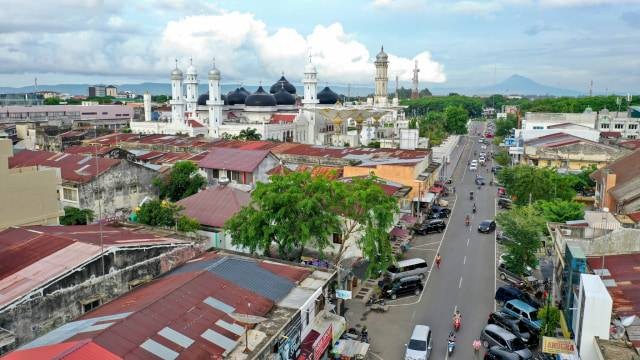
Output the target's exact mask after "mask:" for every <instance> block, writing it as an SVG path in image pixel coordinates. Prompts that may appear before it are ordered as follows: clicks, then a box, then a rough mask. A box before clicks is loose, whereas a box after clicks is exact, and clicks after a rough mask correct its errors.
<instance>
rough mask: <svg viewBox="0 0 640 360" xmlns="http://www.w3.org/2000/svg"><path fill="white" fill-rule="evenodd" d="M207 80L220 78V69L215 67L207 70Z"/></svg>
mask: <svg viewBox="0 0 640 360" xmlns="http://www.w3.org/2000/svg"><path fill="white" fill-rule="evenodd" d="M209 80H220V70H218V69H217V68H215V67H214V68H213V69H211V70H209Z"/></svg>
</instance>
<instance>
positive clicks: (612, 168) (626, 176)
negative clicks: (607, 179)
mask: <svg viewBox="0 0 640 360" xmlns="http://www.w3.org/2000/svg"><path fill="white" fill-rule="evenodd" d="M605 170H608V171H609V172H610V173H612V174H615V175H616V186H615V187H614V188H613V189H615V188H616V187H618V186H621V185H623V184H624V183H626V182H627V181H629V180H632V179H634V178H637V177H639V176H640V150H636V151H634V152H632V153H630V154H627V155H625V156H623V157H621V158H619V159H617V160H615V161H613V162H611V163H609V164H608V165H607V166H605V167H603V168H601V169H599V170H596V171H594V172H593V173H592V174H591V178H592V179H594V180H596V181H598V180H601V179H602V178H603V176H604V174H603V172H604V171H605Z"/></svg>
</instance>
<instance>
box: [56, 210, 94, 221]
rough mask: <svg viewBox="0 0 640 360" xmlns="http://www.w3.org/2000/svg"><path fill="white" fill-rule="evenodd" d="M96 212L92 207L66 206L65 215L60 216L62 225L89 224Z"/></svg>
mask: <svg viewBox="0 0 640 360" xmlns="http://www.w3.org/2000/svg"><path fill="white" fill-rule="evenodd" d="M94 218H95V214H94V213H93V210H91V209H78V208H75V207H71V206H65V208H64V216H61V217H60V225H87V224H89V223H91V222H92V221H93V219H94Z"/></svg>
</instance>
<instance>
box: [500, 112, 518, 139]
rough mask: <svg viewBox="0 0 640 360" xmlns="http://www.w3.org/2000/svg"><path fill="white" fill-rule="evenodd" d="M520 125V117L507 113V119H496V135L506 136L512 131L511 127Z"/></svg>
mask: <svg viewBox="0 0 640 360" xmlns="http://www.w3.org/2000/svg"><path fill="white" fill-rule="evenodd" d="M517 126H518V117H517V116H516V115H515V114H507V118H506V119H498V120H496V133H495V135H496V136H501V137H506V136H508V135H509V134H510V133H511V129H515V128H516V127H517Z"/></svg>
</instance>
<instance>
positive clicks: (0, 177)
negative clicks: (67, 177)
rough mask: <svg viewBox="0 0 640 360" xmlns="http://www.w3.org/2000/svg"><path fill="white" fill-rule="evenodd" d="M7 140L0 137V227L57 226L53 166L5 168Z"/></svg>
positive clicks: (8, 150) (58, 211)
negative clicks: (43, 167) (42, 167)
mask: <svg viewBox="0 0 640 360" xmlns="http://www.w3.org/2000/svg"><path fill="white" fill-rule="evenodd" d="M11 156H13V149H12V146H11V140H4V139H2V140H0V204H2V205H1V206H0V229H4V228H7V227H9V226H19V225H59V224H60V222H59V220H58V217H60V216H62V215H64V210H63V209H62V207H61V206H60V203H59V201H58V192H57V189H58V186H59V185H60V183H61V180H60V172H59V171H58V170H57V169H39V168H37V167H34V166H30V167H23V168H17V169H9V158H10V157H11Z"/></svg>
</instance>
